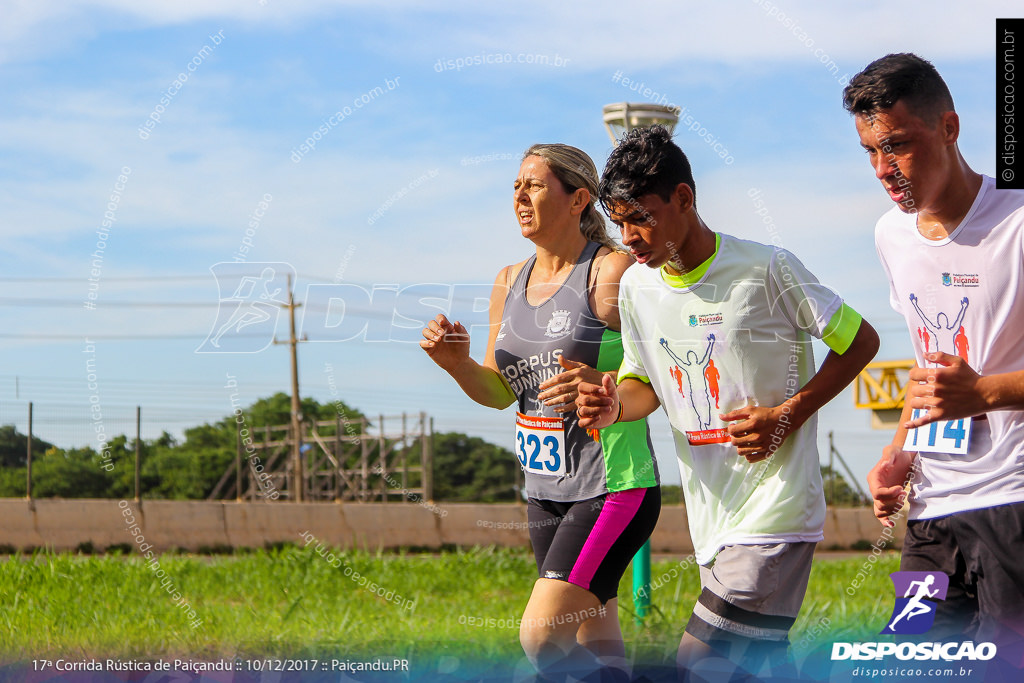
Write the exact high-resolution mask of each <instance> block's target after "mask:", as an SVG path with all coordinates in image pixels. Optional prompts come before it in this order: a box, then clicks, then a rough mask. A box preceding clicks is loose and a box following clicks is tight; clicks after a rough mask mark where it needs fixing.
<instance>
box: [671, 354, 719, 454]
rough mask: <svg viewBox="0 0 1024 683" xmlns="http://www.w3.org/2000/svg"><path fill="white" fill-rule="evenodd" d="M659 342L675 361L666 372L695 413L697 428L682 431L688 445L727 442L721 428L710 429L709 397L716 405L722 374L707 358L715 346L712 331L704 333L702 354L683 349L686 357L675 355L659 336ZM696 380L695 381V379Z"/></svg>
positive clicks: (709, 358)
mask: <svg viewBox="0 0 1024 683" xmlns="http://www.w3.org/2000/svg"><path fill="white" fill-rule="evenodd" d="M659 341H660V343H661V345H662V346H663V347H664V348H665V351H666V352H668V355H669V357H670V358H671V359H672V361H673V362H674V363H675V365H674V366H673V367H672V368H669V374H670V375H671V377H672V379H673V380H674V381H675V383H676V386H677V387H678V389H679V393H680V394H682V396H683V397H684V398H686V397H689V399H690V407H692V408H693V412H694V414H695V415H696V416H697V423H698V424H699V426H700V429H698V430H697V431H692V432H686V440H687V441H689V443H690V445H691V446H703V445H705V444H710V443H729V440H730V439H729V434H728V432H726V431H725V430H724V429H711V401H712V399H714V402H715V407H716V408H717V407H718V395H719V385H718V381H719V379H721V377H722V375H721V373H720V372H719V371H718V368H716V367H715V364H714V361H713V360H712V359H711V350H712V349H713V348H714V347H715V335H713V334H709V335H708V348H707V350H706V351H705V352H704V357H703V358H698V357H697V352H696V351H693V350H692V349H691V350H689V351H687V352H686V360H683V359H682V358H680V357H679V356H677V355H676V354H675V353H674V352H673V351H672V349H670V348H669V346H668V342H667V341H666V340H665V339H664V338H662V339H660V340H659ZM684 377H685V378H686V382H685V384H686V388H685V389H684V388H683V378H684ZM695 380H696V381H695Z"/></svg>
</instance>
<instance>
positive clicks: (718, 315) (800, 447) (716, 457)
mask: <svg viewBox="0 0 1024 683" xmlns="http://www.w3.org/2000/svg"><path fill="white" fill-rule="evenodd" d="M619 311H620V314H621V317H622V341H623V353H624V356H623V361H622V366H621V368H620V370H619V382H622V381H623V380H625V379H626V378H629V377H633V378H637V379H641V380H643V381H645V382H649V383H650V384H651V386H652V387H653V388H654V391H655V392H656V393H657V395H658V398H659V400H660V401H661V405H662V407H663V408H664V409H665V412H666V414H667V415H668V418H669V422H670V423H671V425H672V432H673V436H674V438H675V445H676V453H677V455H678V456H679V459H680V461H681V465H680V472H681V474H682V486H683V495H684V498H685V501H686V511H687V517H688V520H689V526H690V536H691V537H692V539H693V544H694V550H695V554H696V558H697V561H698V562H699V563H700V564H705V565H706V564H708V563H710V562H711V561H712V560H713V559H714V557H715V555H716V554H717V553H718V551H719V550H720V549H721V548H722V547H723V546H725V545H729V544H756V543H780V542H798V541H819V540H821V539H822V538H823V536H822V528H823V526H824V522H825V499H824V496H823V493H822V484H821V471H820V469H819V464H818V449H817V444H816V442H815V440H816V431H817V421H816V418H815V417H811V418H810V419H809V420H807V422H805V423H804V424H803V425H802V426H801V427H800V428H799V429H797V430H796V431H794V432H792V433H791V434H790V435H789V437H788V438H787V439H786V440H785V441H784V442H783V443H782V445H781V446H780V447H779V448H778V450H777V451H776V452H775V453H774V455H773V456H772V457H771V458H769V459H768V460H765V461H762V462H758V463H748V462H747V460H746V459H745V458H743V457H742V456H740V455H739V454H738V453H737V451H736V448H735V447H734V446H732V445H731V444H730V443H729V437H728V435H727V433H726V432H725V428H726V427H727V426H728V425H727V424H726V423H725V422H723V421H722V420H720V419H719V415H720V414H724V413H727V412H729V411H731V410H735V409H737V408H741V407H743V406H745V405H748V404H753V405H760V406H778V405H783V404H784V403H785V401H786V399H787V398H788V397H790V396H792V395H793V394H795V393H796V391H797V390H798V389H800V387H802V386H803V385H804V384H805V383H806V382H807V381H808V380H809V379H810V378H811V377H812V376H813V375H814V372H815V365H814V357H813V354H812V351H811V343H810V337H811V335H813V336H814V337H817V338H819V339H823V340H824V341H825V342H826V343H827V344H828V345H829V346H830V347H831V348H833V349H835V350H836V351H837V352H838V353H843V352H845V351H846V349H847V348H849V345H850V343H851V342H852V341H853V338H854V336H856V333H857V329H858V328H859V326H860V320H861V318H860V316H859V315H858V314H857V313H856V312H855V311H853V309H851V308H849V307H847V306H845V305H844V304H843V301H842V299H841V298H840V297H839V296H838V295H837V294H836V293H835V292H834V291H832V290H831V289H829V288H827V287H825V286H824V285H822V284H820V283H819V282H818V280H817V279H816V278H815V277H814V276H813V275H812V274H811V273H810V272H808V271H807V269H806V268H804V266H803V264H802V263H800V261H799V260H797V258H796V257H795V256H793V254H791V253H789V252H788V251H786V250H784V249H778V248H776V247H772V246H769V245H764V244H759V243H756V242H749V241H746V240H741V239H737V238H735V237H731V236H729V235H718V236H716V249H715V254H714V255H713V256H712V257H711V258H710V259H708V260H707V261H706V262H705V263H704V264H702V265H701V266H700V267H699V268H698V269H697V270H695V271H692V272H690V273H687V274H686V275H685V276H683V277H673V276H671V275H669V274H668V273H666V272H665V271H664V269H651V268H647V267H645V266H641V265H638V264H635V265H633V266H631V267H630V268H629V269H628V270H627V271H626V272H625V274H624V275H623V277H622V281H621V284H620V288H619Z"/></svg>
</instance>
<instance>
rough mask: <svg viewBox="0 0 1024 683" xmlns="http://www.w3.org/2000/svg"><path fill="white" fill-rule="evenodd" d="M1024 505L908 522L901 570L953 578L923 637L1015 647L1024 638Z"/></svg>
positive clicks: (1017, 504)
mask: <svg viewBox="0 0 1024 683" xmlns="http://www.w3.org/2000/svg"><path fill="white" fill-rule="evenodd" d="M1022 555H1024V503H1012V504H1009V505H997V506H995V507H990V508H982V509H980V510H968V511H967V512H958V513H956V514H952V515H949V516H947V517H937V518H935V519H917V520H911V521H910V522H908V523H907V534H906V537H905V540H904V541H903V557H902V559H901V560H900V570H901V571H939V572H942V573H944V574H948V575H949V590H948V591H947V593H946V599H945V600H942V601H939V602H938V603H937V604H936V609H935V623H934V624H933V626H932V628H931V629H930V630H929V631H928V632H927V633H926V634H925V635H923V636H921V637H922V638H928V639H929V640H943V639H945V640H974V642H976V643H980V642H993V643H995V644H996V645H997V646H999V651H1000V655H1003V654H1004V647H1005V648H1007V649H1010V648H1013V649H1017V648H1019V647H1020V644H1021V642H1022V638H1024V557H1022Z"/></svg>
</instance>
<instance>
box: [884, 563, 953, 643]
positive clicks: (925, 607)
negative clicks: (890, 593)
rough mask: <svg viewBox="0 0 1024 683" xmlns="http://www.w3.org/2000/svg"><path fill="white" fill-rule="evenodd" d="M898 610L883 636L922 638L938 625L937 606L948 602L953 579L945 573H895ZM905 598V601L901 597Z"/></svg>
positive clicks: (893, 611) (893, 613) (892, 575)
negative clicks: (946, 600) (950, 581)
mask: <svg viewBox="0 0 1024 683" xmlns="http://www.w3.org/2000/svg"><path fill="white" fill-rule="evenodd" d="M889 578H890V579H892V583H893V586H894V587H895V589H896V606H895V607H893V610H892V616H891V617H889V623H888V624H887V625H886V627H885V628H883V629H882V631H881V632H882V633H883V634H897V633H898V634H903V635H918V634H921V633H924V632H926V631H927V630H928V629H930V628H931V627H932V624H934V623H935V607H936V602H938V601H939V600H945V599H946V591H948V590H949V577H948V576H946V575H945V574H943V573H942V572H893V573H892V574H890V575H889ZM900 596H902V597H900Z"/></svg>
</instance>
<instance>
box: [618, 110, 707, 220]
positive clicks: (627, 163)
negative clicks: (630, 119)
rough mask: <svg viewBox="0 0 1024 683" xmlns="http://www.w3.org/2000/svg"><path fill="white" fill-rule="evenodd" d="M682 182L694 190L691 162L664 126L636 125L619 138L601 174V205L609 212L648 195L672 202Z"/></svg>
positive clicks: (695, 194)
mask: <svg viewBox="0 0 1024 683" xmlns="http://www.w3.org/2000/svg"><path fill="white" fill-rule="evenodd" d="M679 183H686V184H687V185H689V186H690V189H691V190H693V193H694V198H696V196H697V188H696V185H695V184H694V182H693V172H692V171H691V170H690V161H689V159H687V158H686V155H685V154H684V153H683V150H681V149H679V146H678V145H677V144H676V143H674V142H672V134H671V133H669V132H668V130H667V129H666V128H665V127H664V126H649V127H645V128H634V129H633V130H631V131H629V132H628V133H626V134H625V135H623V136H622V139H620V140H619V144H618V146H617V147H616V148H615V149H614V150H612V153H611V156H609V157H608V163H606V164H605V166H604V173H603V174H602V175H601V188H600V197H601V206H603V207H604V210H605V211H607V212H608V213H611V209H612V207H613V206H614V205H617V204H619V203H621V202H625V203H627V204H635V203H636V201H637V200H638V199H639V198H640V197H643V196H645V195H649V194H656V195H658V196H659V197H661V198H662V200H664V201H666V202H667V201H668V200H669V198H670V197H671V196H672V193H673V192H674V191H675V189H676V187H677V186H678V185H679Z"/></svg>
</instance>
